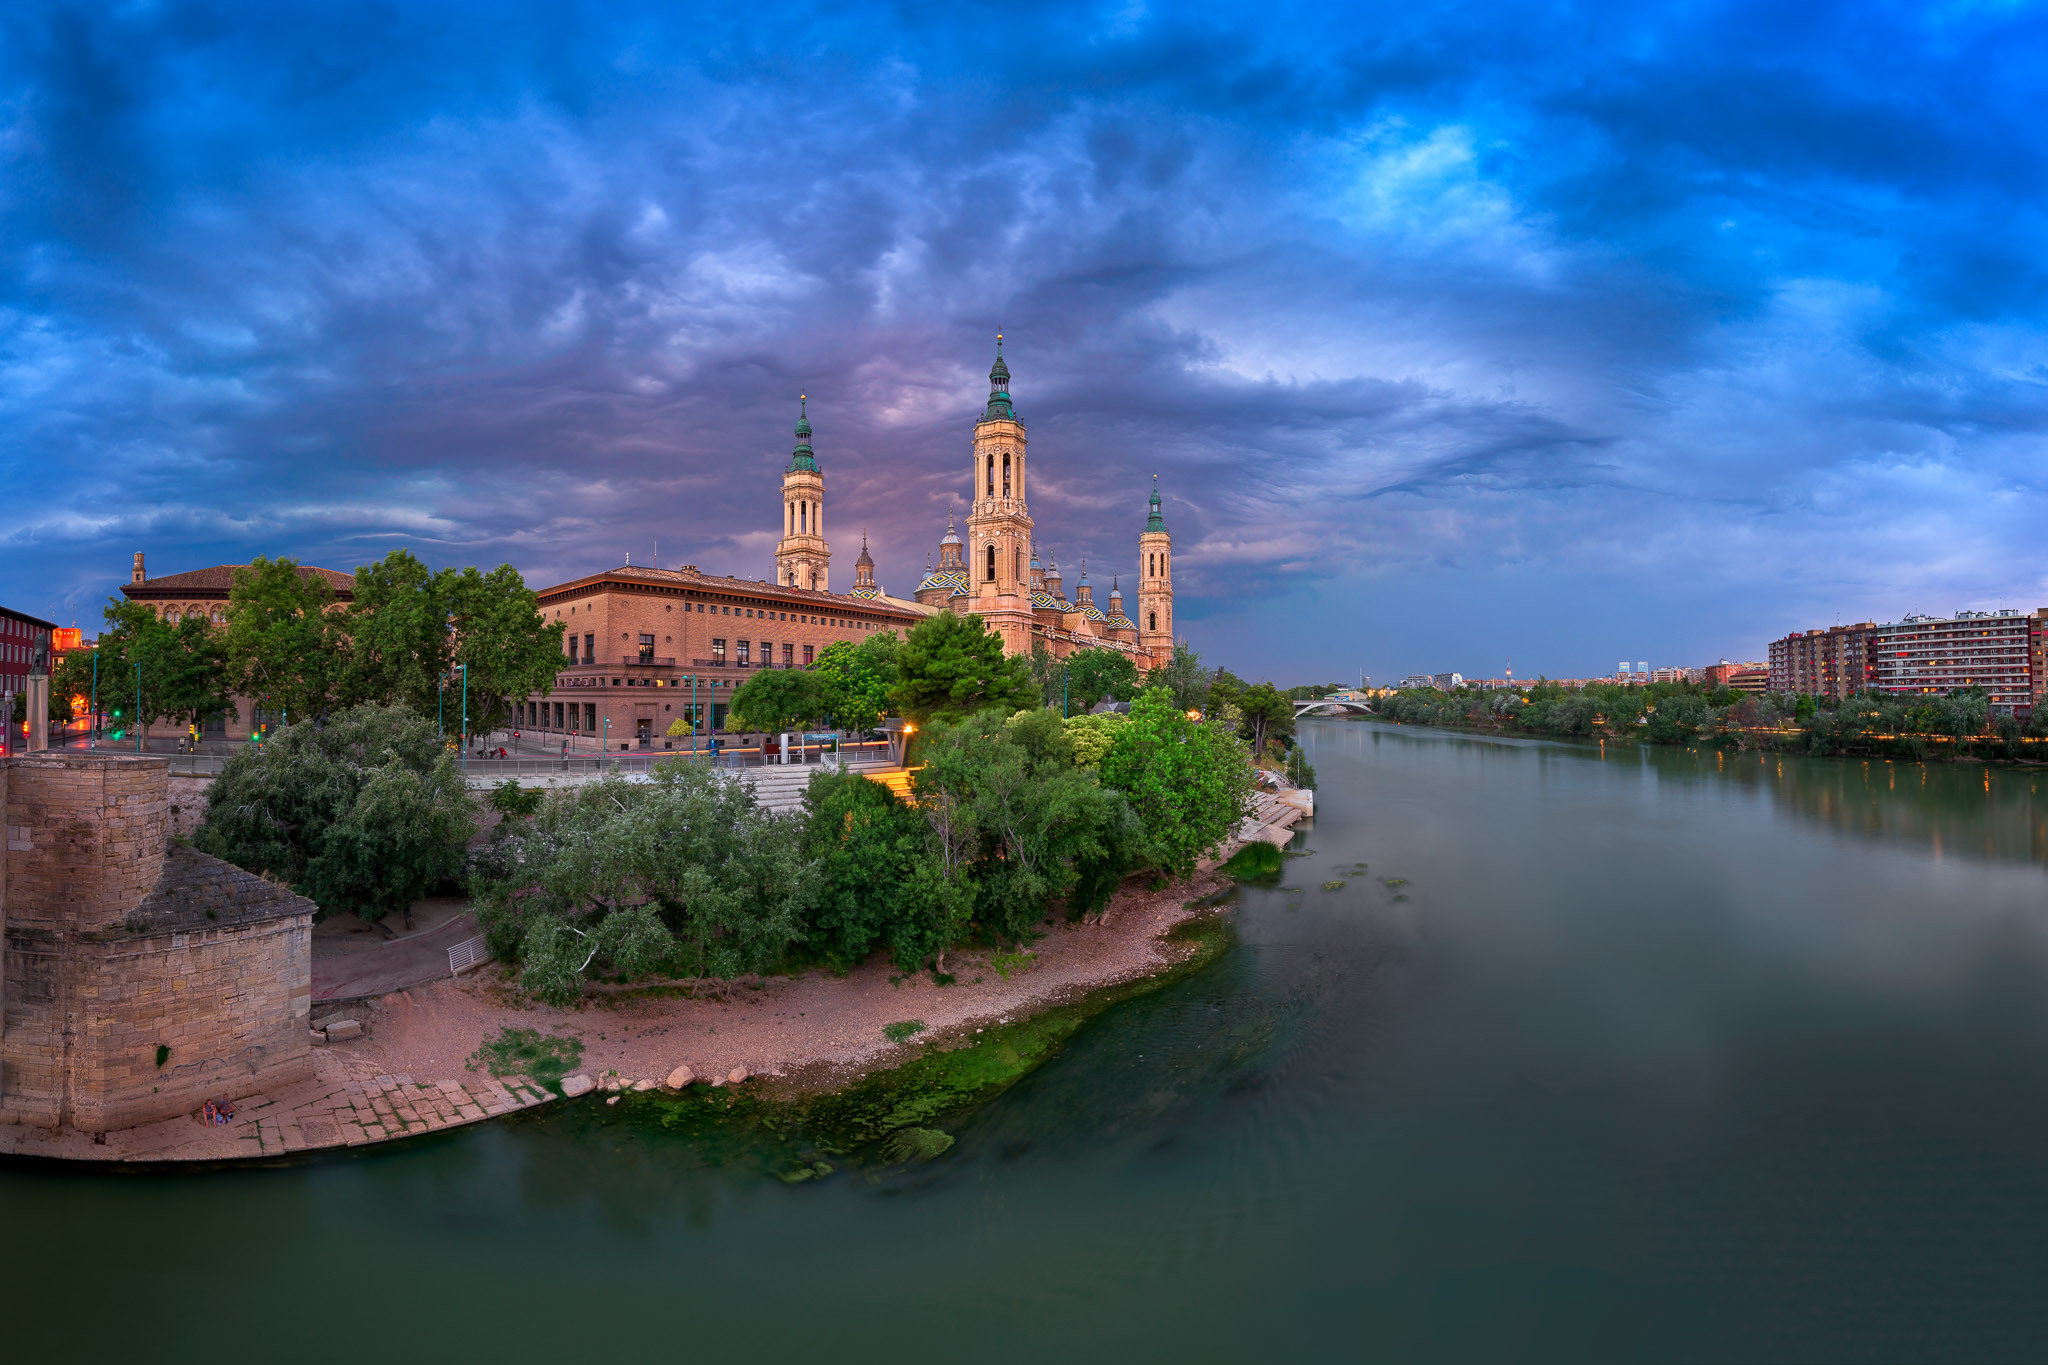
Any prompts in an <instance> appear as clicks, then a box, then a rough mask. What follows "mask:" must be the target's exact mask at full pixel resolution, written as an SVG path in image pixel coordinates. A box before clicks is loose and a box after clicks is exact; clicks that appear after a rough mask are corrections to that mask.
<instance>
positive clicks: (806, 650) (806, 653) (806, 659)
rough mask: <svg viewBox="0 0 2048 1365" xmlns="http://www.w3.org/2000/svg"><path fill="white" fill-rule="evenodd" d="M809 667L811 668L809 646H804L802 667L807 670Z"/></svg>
mask: <svg viewBox="0 0 2048 1365" xmlns="http://www.w3.org/2000/svg"><path fill="white" fill-rule="evenodd" d="M810 666H811V646H809V645H805V646H804V667H805V668H809V667H810Z"/></svg>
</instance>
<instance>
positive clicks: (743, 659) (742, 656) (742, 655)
mask: <svg viewBox="0 0 2048 1365" xmlns="http://www.w3.org/2000/svg"><path fill="white" fill-rule="evenodd" d="M752 643H753V642H752V641H751V640H742V641H740V642H739V645H740V652H739V658H738V660H737V662H738V663H740V664H741V665H745V664H746V663H748V662H749V660H748V658H747V648H748V646H749V645H751V644H752Z"/></svg>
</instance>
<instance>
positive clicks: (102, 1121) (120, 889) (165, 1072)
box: [0, 753, 313, 1132]
mask: <svg viewBox="0 0 2048 1365" xmlns="http://www.w3.org/2000/svg"><path fill="white" fill-rule="evenodd" d="M167 769H168V765H167V763H166V762H165V761H164V760H163V759H160V758H147V757H137V758H129V757H116V756H112V755H106V754H47V753H45V754H33V755H28V756H24V757H21V758H14V759H8V760H4V761H0V807H4V809H5V813H6V817H5V819H6V827H7V842H6V851H5V866H4V869H0V871H4V875H0V1121H6V1122H13V1123H28V1124H36V1125H40V1126H45V1127H58V1126H68V1127H73V1128H79V1129H84V1130H88V1131H93V1132H105V1131H108V1130H110V1129H117V1128H126V1127H130V1126H133V1125H136V1124H141V1123H148V1122H151V1121H154V1120H157V1119H162V1118H167V1117H170V1116H172V1115H176V1114H181V1113H186V1112H189V1111H191V1110H193V1109H196V1108H197V1107H198V1106H199V1104H200V1103H201V1102H202V1101H203V1100H204V1099H207V1098H210V1097H218V1096H222V1095H227V1096H240V1095H246V1094H250V1093H253V1092H255V1091H257V1090H260V1089H263V1088H265V1087H276V1086H280V1085H285V1084H290V1083H295V1082H299V1081H303V1080H304V1079H306V1078H308V1077H310V1075H311V1074H312V1055H311V1050H310V1046H309V1041H308V1034H307V1018H308V1014H309V1010H310V1006H311V1001H312V953H311V948H312V916H313V904H312V902H310V901H308V900H305V899H304V898H302V897H300V896H297V895H295V894H293V893H292V892H291V891H290V890H289V889H288V888H285V887H282V886H278V885H276V884H274V883H271V882H267V881H265V880H263V879H262V878H260V877H255V876H252V875H250V874H249V873H247V872H243V871H242V870H240V869H239V868H235V867H231V866H229V865H228V864H226V863H223V862H221V861H219V860H218V859H215V858H209V857H207V856H206V855H204V854H201V853H196V852H194V851H192V850H190V849H187V848H183V847H173V846H170V845H169V844H168V842H167V838H166V835H167V833H168V825H169V806H170V800H169V796H168V781H167V779H168V771H167ZM160 1051H161V1053H162V1058H161V1061H160V1060H159V1052H160Z"/></svg>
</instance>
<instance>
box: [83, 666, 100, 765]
mask: <svg viewBox="0 0 2048 1365" xmlns="http://www.w3.org/2000/svg"><path fill="white" fill-rule="evenodd" d="M85 747H86V748H88V749H97V748H99V747H100V650H99V646H98V645H94V646H93V650H92V738H91V739H88V740H87V741H86V742H85Z"/></svg>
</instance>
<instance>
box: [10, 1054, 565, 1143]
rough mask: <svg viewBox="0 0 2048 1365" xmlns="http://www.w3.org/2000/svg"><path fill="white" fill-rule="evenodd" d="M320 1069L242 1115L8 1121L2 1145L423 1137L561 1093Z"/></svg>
mask: <svg viewBox="0 0 2048 1365" xmlns="http://www.w3.org/2000/svg"><path fill="white" fill-rule="evenodd" d="M314 1067H315V1075H314V1079H313V1080H311V1081H310V1082H307V1083H306V1084H304V1085H302V1086H297V1087H294V1088H293V1089H291V1090H288V1091H285V1092H283V1093H281V1094H278V1095H274V1096H271V1095H251V1096H248V1097H247V1098H245V1099H242V1100H239V1101H237V1102H236V1105H235V1117H234V1119H233V1120H232V1121H230V1122H228V1123H226V1124H220V1125H208V1124H206V1123H204V1122H202V1121H201V1120H200V1119H199V1118H198V1117H197V1116H196V1115H182V1116H180V1117H178V1118H174V1119H165V1120H163V1121H161V1122H158V1123H151V1124H145V1125H143V1126H142V1127H139V1128H127V1129H122V1130H120V1131H118V1132H112V1133H106V1134H101V1135H97V1136H95V1135H93V1134H90V1133H79V1132H70V1131H66V1132H53V1131H51V1130H50V1129H47V1128H28V1127H22V1126H19V1125H12V1124H0V1155H6V1156H29V1157H36V1156H41V1157H61V1158H64V1159H66V1160H71V1161H131V1162H150V1161H248V1160H253V1159H259V1158H266V1157H276V1156H289V1155H292V1154H294V1153H298V1152H314V1151H320V1150H322V1149H324V1148H334V1147H362V1146H367V1145H368V1144H370V1143H373V1142H389V1141H393V1140H395V1139H399V1138H408V1137H418V1136H420V1135H421V1134H424V1133H432V1132H438V1131H440V1130H441V1129H443V1128H457V1127H460V1126H462V1125H463V1124H466V1123H475V1122H477V1121H479V1120H481V1119H487V1118H496V1117H498V1116H499V1115H501V1114H510V1113H514V1112H516V1111H518V1110H521V1109H531V1108H534V1107H536V1106H538V1105H542V1104H546V1103H547V1102H548V1101H549V1100H552V1099H554V1098H555V1096H554V1095H553V1094H552V1093H551V1092H549V1091H547V1090H545V1089H543V1088H541V1087H540V1086H539V1085H537V1084H535V1083H534V1082H533V1081H531V1080H529V1079H528V1078H527V1077H525V1076H505V1077H493V1076H487V1075H481V1074H469V1075H464V1076H462V1077H461V1078H459V1079H450V1080H437V1081H423V1080H416V1079H415V1078H413V1077H411V1076H407V1075H389V1074H377V1075H369V1074H364V1073H365V1072H367V1071H368V1070H369V1069H370V1068H368V1067H366V1066H364V1065H363V1064H361V1063H357V1062H354V1061H352V1060H351V1059H349V1058H347V1057H346V1056H343V1055H339V1054H338V1052H321V1053H316V1054H315V1056H314Z"/></svg>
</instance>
